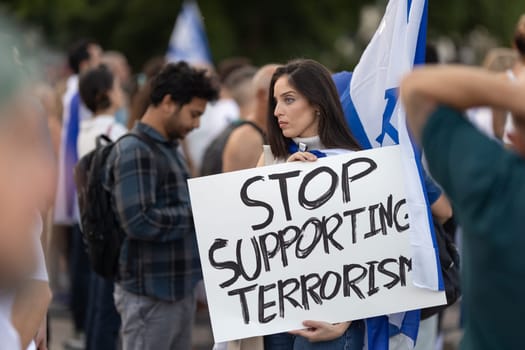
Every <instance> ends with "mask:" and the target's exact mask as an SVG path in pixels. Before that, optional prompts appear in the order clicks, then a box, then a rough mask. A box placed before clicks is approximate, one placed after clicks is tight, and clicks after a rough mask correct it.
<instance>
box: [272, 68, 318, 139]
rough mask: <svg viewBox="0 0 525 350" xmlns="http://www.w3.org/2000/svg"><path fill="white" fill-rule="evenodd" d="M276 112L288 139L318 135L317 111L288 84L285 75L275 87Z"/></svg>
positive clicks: (274, 112)
mask: <svg viewBox="0 0 525 350" xmlns="http://www.w3.org/2000/svg"><path fill="white" fill-rule="evenodd" d="M273 97H274V98H275V103H276V104H275V110H274V111H273V114H274V115H275V117H276V118H277V121H278V123H279V127H280V128H281V130H282V132H283V135H284V136H285V137H288V138H293V137H311V136H316V135H318V132H317V126H318V124H319V117H318V116H317V115H316V113H317V111H316V109H315V108H314V107H313V106H312V105H311V104H310V102H309V101H308V100H307V99H306V97H304V96H303V95H301V94H300V93H299V92H298V91H297V90H296V89H295V88H294V87H292V86H291V85H290V84H289V82H288V76H287V75H283V76H282V77H280V78H279V79H277V81H276V82H275V85H274V95H273Z"/></svg>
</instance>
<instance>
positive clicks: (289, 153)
mask: <svg viewBox="0 0 525 350" xmlns="http://www.w3.org/2000/svg"><path fill="white" fill-rule="evenodd" d="M269 96H270V99H269V109H268V111H269V112H268V120H267V123H268V126H267V127H268V141H269V145H265V146H264V153H263V154H262V155H261V158H260V159H259V163H258V166H262V165H270V164H276V163H283V162H294V161H315V160H316V159H317V158H321V157H326V156H330V155H336V154H341V153H343V152H352V151H357V150H359V149H361V148H360V146H359V144H358V143H357V141H356V140H355V138H354V136H353V135H352V132H351V131H350V129H349V128H348V125H347V124H346V121H345V118H344V114H343V109H342V107H341V103H340V101H339V95H338V93H337V90H336V87H335V85H334V83H333V81H332V78H331V76H330V73H329V72H328V70H327V69H326V68H325V67H324V66H323V65H321V64H320V63H318V62H316V61H313V60H295V61H292V62H290V63H288V64H287V65H285V66H283V67H280V68H278V69H277V70H276V71H275V73H274V75H273V77H272V81H271V84H270V93H269ZM303 324H304V326H305V327H306V328H305V329H301V330H297V331H293V332H290V333H279V334H273V335H268V336H265V337H264V348H265V350H284V349H297V350H298V349H323V350H324V349H326V350H328V349H330V350H332V349H334V350H335V349H362V348H363V339H364V323H363V321H361V320H359V321H353V322H342V323H338V324H331V323H328V322H322V321H311V320H308V321H304V323H303Z"/></svg>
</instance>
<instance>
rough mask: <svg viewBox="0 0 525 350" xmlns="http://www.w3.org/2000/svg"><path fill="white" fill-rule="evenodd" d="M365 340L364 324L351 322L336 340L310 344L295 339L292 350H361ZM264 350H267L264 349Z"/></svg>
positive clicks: (359, 321)
mask: <svg viewBox="0 0 525 350" xmlns="http://www.w3.org/2000/svg"><path fill="white" fill-rule="evenodd" d="M364 339H365V323H364V321H362V320H357V321H352V324H351V325H350V327H348V329H347V330H346V332H345V333H344V334H343V335H342V336H340V337H339V338H337V339H334V340H329V341H322V342H316V343H310V342H309V341H308V340H306V338H303V337H296V338H295V342H294V345H293V349H294V350H354V349H362V348H363V345H364ZM265 350H267V349H266V348H265Z"/></svg>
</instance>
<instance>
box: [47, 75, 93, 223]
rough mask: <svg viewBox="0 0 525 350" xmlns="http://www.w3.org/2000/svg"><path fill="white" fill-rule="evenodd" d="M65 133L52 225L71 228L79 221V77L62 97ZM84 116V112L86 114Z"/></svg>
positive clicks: (73, 79)
mask: <svg viewBox="0 0 525 350" xmlns="http://www.w3.org/2000/svg"><path fill="white" fill-rule="evenodd" d="M62 105H63V106H64V111H63V113H62V132H61V139H60V150H59V155H58V183H57V190H56V195H55V206H54V210H53V222H54V223H55V224H61V225H71V224H75V223H78V222H79V218H78V217H79V216H78V212H77V210H76V188H75V182H74V177H73V168H74V167H75V164H76V163H77V161H78V153H77V139H78V133H79V126H80V118H81V113H82V112H83V111H82V107H81V103H80V97H79V94H78V76H77V75H73V76H71V77H69V79H68V81H67V87H66V92H65V94H64V96H63V97H62ZM84 114H85V112H84Z"/></svg>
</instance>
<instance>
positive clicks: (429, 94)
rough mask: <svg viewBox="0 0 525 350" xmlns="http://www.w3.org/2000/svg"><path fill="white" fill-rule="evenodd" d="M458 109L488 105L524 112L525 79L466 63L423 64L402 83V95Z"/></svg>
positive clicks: (404, 99) (410, 99) (409, 98)
mask: <svg viewBox="0 0 525 350" xmlns="http://www.w3.org/2000/svg"><path fill="white" fill-rule="evenodd" d="M417 96H422V97H425V98H427V99H429V100H431V101H432V102H434V103H439V104H446V105H448V106H451V107H454V108H457V109H467V108H471V107H476V106H490V107H495V108H501V109H505V110H510V111H512V112H515V113H517V114H525V103H524V100H525V83H524V82H512V81H509V80H508V79H507V78H506V77H505V76H502V75H501V74H497V73H492V72H487V71H485V70H482V69H479V68H472V67H466V66H426V67H423V68H418V69H415V70H414V71H413V72H412V73H410V74H409V75H408V76H407V77H406V78H405V79H403V82H402V84H401V98H402V99H403V102H404V103H405V104H410V102H412V99H413V98H414V97H416V98H417Z"/></svg>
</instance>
